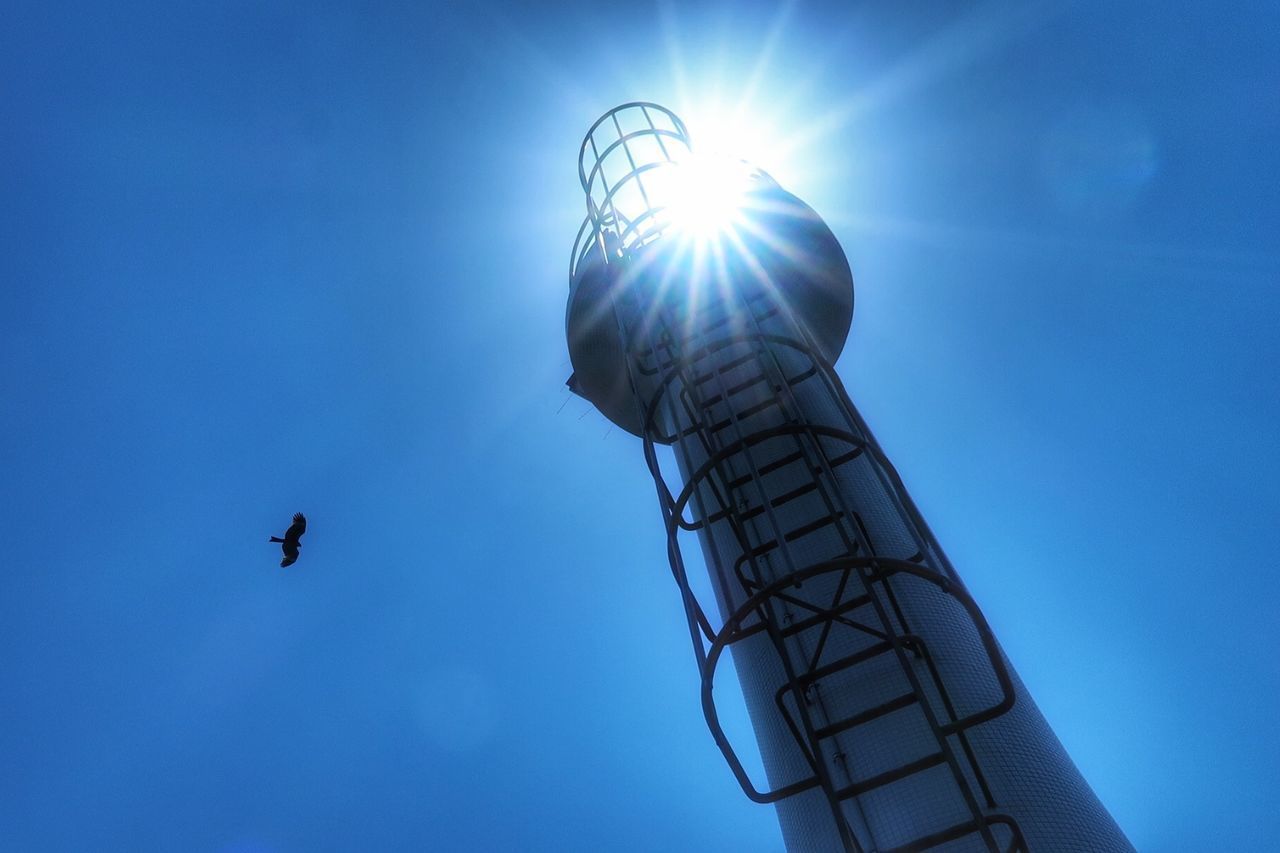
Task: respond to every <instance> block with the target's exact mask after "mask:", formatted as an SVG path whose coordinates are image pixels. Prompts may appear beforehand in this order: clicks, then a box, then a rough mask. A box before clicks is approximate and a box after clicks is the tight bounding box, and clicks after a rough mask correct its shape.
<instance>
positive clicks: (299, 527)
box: [271, 512, 307, 568]
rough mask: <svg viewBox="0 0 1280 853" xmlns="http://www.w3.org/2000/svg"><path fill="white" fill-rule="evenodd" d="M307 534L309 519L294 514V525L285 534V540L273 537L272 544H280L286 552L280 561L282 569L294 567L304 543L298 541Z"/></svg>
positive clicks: (296, 513) (297, 513) (298, 513)
mask: <svg viewBox="0 0 1280 853" xmlns="http://www.w3.org/2000/svg"><path fill="white" fill-rule="evenodd" d="M306 532H307V517H306V516H305V515H303V514H302V513H300V512H295V513H294V514H293V524H290V525H289V529H288V530H286V531H285V532H284V538H283V539H281V538H280V537H279V536H272V537H271V541H272V542H280V543H282V544H281V545H280V550H281V551H284V559H283V560H281V561H280V568H284V567H285V566H292V565H293V563H294V561H295V560H297V559H298V549H299V548H301V547H302V543H301V542H299V541H298V540H299V539H301V538H302V534H303V533H306Z"/></svg>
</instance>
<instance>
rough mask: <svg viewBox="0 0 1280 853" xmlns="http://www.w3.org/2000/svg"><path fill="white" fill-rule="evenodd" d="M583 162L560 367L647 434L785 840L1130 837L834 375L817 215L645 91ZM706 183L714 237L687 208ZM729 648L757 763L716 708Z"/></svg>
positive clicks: (833, 256)
mask: <svg viewBox="0 0 1280 853" xmlns="http://www.w3.org/2000/svg"><path fill="white" fill-rule="evenodd" d="M708 172H713V173H716V180H714V181H708V180H706V174H707V173H708ZM579 177H580V180H581V183H582V188H583V191H584V192H585V194H586V201H587V217H586V220H585V221H584V223H583V226H582V228H581V229H580V230H579V233H578V239H577V240H576V241H575V244H574V249H573V253H572V256H571V262H570V291H569V301H568V307H567V314H566V334H567V338H568V344H569V352H570V357H571V359H572V364H573V371H574V372H573V375H572V377H571V378H570V382H569V384H570V387H571V388H572V389H573V390H574V391H575V392H576V393H578V394H580V395H582V396H583V397H585V398H586V399H588V400H590V401H591V402H592V403H593V404H594V405H595V406H596V407H597V408H598V409H599V410H600V411H601V412H602V413H603V414H604V415H605V416H606V417H608V418H609V419H610V420H611V421H613V422H614V423H615V424H617V425H618V426H620V427H622V428H624V429H626V430H627V431H629V432H631V433H632V434H634V435H636V436H638V437H639V438H640V439H641V443H642V447H643V452H644V458H645V462H646V464H647V465H648V467H649V470H650V472H651V473H652V475H653V478H654V484H655V488H656V492H657V495H658V502H659V507H660V511H661V513H662V516H663V519H664V522H665V528H666V533H667V549H666V550H667V556H668V560H669V562H670V568H671V572H672V576H673V578H674V580H675V582H676V589H677V592H678V594H679V595H680V597H681V601H682V603H683V605H684V608H685V613H686V616H687V622H688V627H689V634H690V639H691V640H692V644H693V650H694V657H695V661H696V667H697V669H696V671H697V675H698V678H699V681H700V686H701V691H702V705H703V710H704V713H705V715H706V719H707V723H708V726H709V728H710V730H711V733H712V736H713V737H714V738H715V741H716V743H717V745H718V746H719V748H720V750H721V752H722V753H723V754H724V756H725V759H726V761H727V763H728V766H729V768H730V770H731V772H732V773H733V774H734V775H735V776H736V778H737V779H738V781H739V783H740V784H741V786H742V788H743V791H744V792H745V793H746V794H747V796H749V797H750V798H751V799H753V800H755V801H757V802H760V803H772V804H774V806H775V808H776V810H777V814H778V819H779V822H780V824H781V827H782V834H783V839H784V841H785V843H786V845H787V849H788V850H791V851H838V850H851V851H881V853H884V852H885V851H908V850H925V849H940V850H947V851H979V850H993V851H1011V850H1031V851H1037V853H1038V851H1080V850H1089V851H1125V850H1131V849H1132V848H1131V846H1130V845H1129V843H1128V841H1127V840H1126V839H1125V837H1124V834H1123V833H1122V832H1121V830H1120V829H1119V828H1118V827H1117V825H1116V824H1115V822H1114V821H1113V820H1112V818H1111V816H1110V815H1109V814H1108V813H1107V811H1106V809H1105V808H1104V807H1103V806H1102V804H1101V803H1100V802H1099V801H1098V799H1097V797H1096V796H1095V795H1094V793H1093V791H1092V790H1091V789H1090V788H1089V786H1088V784H1087V783H1086V782H1085V780H1084V779H1083V777H1082V776H1081V775H1080V773H1079V772H1078V770H1077V769H1076V767H1075V766H1074V764H1073V763H1072V761H1071V760H1070V758H1069V757H1068V756H1067V754H1066V752H1065V751H1064V750H1063V748H1062V746H1061V744H1060V743H1059V741H1058V739H1057V738H1056V736H1055V735H1054V734H1053V731H1052V730H1051V729H1050V727H1049V725H1048V723H1047V722H1046V721H1045V719H1044V717H1043V716H1042V715H1041V714H1040V712H1039V710H1038V709H1037V708H1036V706H1035V704H1034V702H1033V701H1032V699H1031V697H1030V696H1029V695H1028V693H1027V691H1026V689H1025V687H1024V686H1023V685H1022V683H1021V681H1020V680H1019V679H1018V677H1017V674H1016V673H1015V672H1014V671H1013V669H1012V667H1011V666H1010V664H1009V661H1008V660H1007V658H1006V657H1005V655H1004V653H1003V652H1002V651H1001V649H1000V647H999V645H998V643H997V642H996V640H995V638H994V636H993V635H992V633H991V630H990V627H989V626H988V624H987V622H986V620H985V618H984V617H983V615H982V612H981V610H980V609H979V608H978V606H977V604H976V603H975V602H974V601H973V599H972V597H971V596H970V595H969V594H968V592H967V591H966V589H965V587H964V584H963V583H962V581H961V580H960V578H959V576H958V575H957V574H956V572H955V570H954V569H953V567H952V566H951V564H950V562H949V561H948V560H947V557H946V555H945V554H944V553H943V551H942V549H941V547H940V546H939V545H938V543H937V541H936V539H935V538H934V536H933V534H932V532H931V531H930V530H929V528H928V526H927V524H926V523H925V521H924V519H923V518H922V517H921V515H920V513H919V511H918V510H917V508H916V507H915V505H914V503H912V501H911V498H910V496H909V495H908V494H907V491H906V489H905V488H904V486H903V484H902V481H901V479H900V478H899V477H898V474H897V472H896V471H895V469H894V468H893V466H892V465H891V464H890V462H889V460H888V459H887V458H886V456H885V455H884V453H883V451H882V450H881V449H880V447H879V445H878V444H877V443H876V440H875V438H874V437H873V436H872V434H871V432H870V430H869V429H868V428H867V425H866V423H865V422H864V421H863V419H862V417H861V415H860V414H859V413H858V411H857V409H856V408H855V407H854V405H853V403H852V401H851V400H850V399H849V396H848V394H847V393H846V392H845V389H844V387H843V385H842V384H841V381H840V379H839V377H838V376H837V375H836V373H835V370H834V367H833V365H834V363H835V360H836V359H837V358H838V356H839V355H840V352H841V350H842V349H843V346H844V342H845V339H846V337H847V335H848V332H849V328H850V324H851V321H852V317H853V279H852V276H851V274H850V270H849V265H848V262H847V260H846V258H845V255H844V252H843V251H842V249H841V247H840V244H839V242H838V241H837V240H836V238H835V235H834V234H833V233H832V232H831V230H830V229H829V228H828V227H827V225H826V224H825V223H824V222H823V220H822V219H821V217H819V216H818V215H817V214H816V213H815V212H814V211H813V210H812V209H811V208H809V207H808V206H807V205H805V204H804V203H803V202H802V201H800V200H799V199H798V198H796V197H795V196H794V195H792V194H791V193H789V192H787V191H786V190H784V189H783V188H782V187H780V186H779V185H778V184H777V183H776V182H775V181H773V180H772V179H771V178H770V177H769V176H768V175H767V174H765V173H763V172H761V171H759V170H758V169H753V168H751V167H749V166H747V165H746V164H741V163H725V162H724V161H720V162H715V161H710V160H705V159H701V158H699V157H697V156H694V152H693V148H692V145H691V144H690V137H689V134H688V131H687V129H686V128H685V125H684V123H683V122H682V121H681V120H680V119H679V118H678V117H677V116H675V114H673V113H672V112H670V111H669V110H667V109H665V108H663V107H661V106H659V105H657V104H652V103H641V102H635V103H629V104H624V105H622V106H619V107H616V108H614V109H613V110H610V111H609V112H608V113H606V114H605V115H604V116H602V117H601V118H600V119H599V120H598V121H597V122H596V123H595V124H594V125H592V127H591V129H590V130H589V131H588V133H587V135H586V137H585V139H584V140H583V143H582V148H581V149H580V152H579ZM717 194H721V195H728V196H731V198H730V199H729V201H730V202H731V203H730V204H727V205H721V206H720V207H719V208H718V210H717V212H718V213H719V214H720V215H721V219H722V221H720V222H717V223H714V227H713V228H711V229H710V230H708V229H707V227H706V223H696V222H693V221H692V220H691V219H690V218H689V216H688V215H687V212H682V208H694V209H698V210H700V211H701V213H702V214H705V213H706V208H707V207H708V205H707V202H708V201H709V200H711V201H714V200H715V199H708V196H715V195H717ZM664 446H665V447H669V448H670V452H671V453H673V454H674V457H675V461H676V463H677V466H678V470H679V473H680V478H679V481H677V482H669V480H668V477H667V476H665V475H664V473H663V470H662V467H661V465H660V460H659V454H661V453H666V452H668V451H666V450H664V449H662V448H663V447H664ZM690 534H692V536H690ZM689 539H696V541H697V542H698V544H699V546H700V548H701V551H702V555H703V561H704V562H705V564H706V568H707V571H708V572H709V574H710V582H711V588H712V589H713V591H714V598H715V603H714V605H710V603H709V602H703V601H700V600H699V599H698V597H697V596H696V595H695V594H694V592H693V589H692V587H691V585H690V583H689V578H688V575H687V573H686V568H685V558H684V550H683V549H684V548H685V547H686V543H687V540H689ZM726 653H728V656H729V657H731V659H732V662H733V666H734V667H735V668H736V670H737V676H738V681H739V683H740V684H741V688H742V690H741V692H742V699H743V700H744V701H745V703H746V708H747V711H748V714H749V717H750V720H751V724H752V728H753V729H754V733H755V737H756V741H757V744H758V747H759V751H760V755H761V757H762V759H763V764H764V771H765V777H766V778H765V779H764V780H753V779H751V778H749V777H748V774H747V773H746V771H745V770H744V768H743V765H742V762H741V761H740V760H739V758H738V749H739V746H740V745H735V744H734V743H732V742H731V741H730V738H729V737H728V736H727V735H726V733H725V731H724V729H723V727H722V726H721V724H720V715H719V712H718V710H717V706H718V703H721V702H725V701H736V699H735V697H731V696H725V695H721V693H723V692H724V691H721V693H718V692H717V690H716V675H717V671H718V669H719V667H720V666H722V665H723V662H724V658H725V657H726Z"/></svg>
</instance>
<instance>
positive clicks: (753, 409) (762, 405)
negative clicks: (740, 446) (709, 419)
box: [709, 397, 779, 432]
mask: <svg viewBox="0 0 1280 853" xmlns="http://www.w3.org/2000/svg"><path fill="white" fill-rule="evenodd" d="M777 405H779V401H778V398H777V397H769V398H767V399H764V400H761V401H760V402H759V403H756V404H755V405H754V406H747V407H746V408H745V409H743V410H742V411H741V412H738V413H737V418H736V419H737V420H739V421H742V420H746V419H747V418H749V417H751V416H752V415H758V414H760V413H761V412H763V411H764V410H765V409H767V408H769V407H770V406H777ZM734 420H735V418H732V417H728V418H725V419H724V420H722V421H720V422H719V423H714V424H712V425H711V426H710V427H709V429H710V430H711V431H712V432H719V431H720V430H722V429H724V428H725V427H727V426H731V425H732V424H733V422H734Z"/></svg>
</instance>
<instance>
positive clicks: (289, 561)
mask: <svg viewBox="0 0 1280 853" xmlns="http://www.w3.org/2000/svg"><path fill="white" fill-rule="evenodd" d="M297 560H298V552H297V551H294V552H293V553H292V554H285V555H284V559H283V560H281V561H280V568H282V569H283V568H284V567H285V566H292V565H293V564H294V563H295V562H297Z"/></svg>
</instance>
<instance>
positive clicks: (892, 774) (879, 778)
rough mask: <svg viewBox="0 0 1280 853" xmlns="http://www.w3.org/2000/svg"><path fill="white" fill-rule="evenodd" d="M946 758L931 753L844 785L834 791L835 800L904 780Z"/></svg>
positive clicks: (940, 754)
mask: <svg viewBox="0 0 1280 853" xmlns="http://www.w3.org/2000/svg"><path fill="white" fill-rule="evenodd" d="M945 760H946V758H945V756H943V754H942V753H941V752H931V753H929V754H928V755H926V756H925V757H924V758H917V759H916V760H915V761H912V762H910V763H908V764H904V765H902V766H901V767H897V768H894V769H893V770H886V771H885V772H884V773H878V774H876V775H875V776H872V777H871V778H870V779H864V780H863V781H861V782H854V783H853V784H852V785H846V786H845V787H843V788H841V789H840V790H838V791H836V799H838V800H843V799H847V798H849V797H858V796H861V795H863V794H865V793H867V792H868V791H874V790H875V789H876V788H883V787H884V786H885V785H888V784H891V783H893V782H897V781H898V780H900V779H905V778H907V777H908V776H911V775H912V774H915V773H919V772H920V771H922V770H928V769H929V768H930V767H937V766H938V765H939V764H941V763H942V762H943V761H945Z"/></svg>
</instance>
